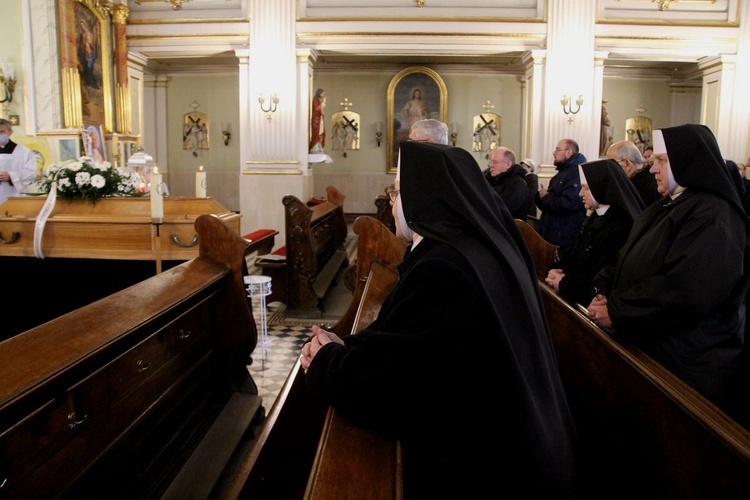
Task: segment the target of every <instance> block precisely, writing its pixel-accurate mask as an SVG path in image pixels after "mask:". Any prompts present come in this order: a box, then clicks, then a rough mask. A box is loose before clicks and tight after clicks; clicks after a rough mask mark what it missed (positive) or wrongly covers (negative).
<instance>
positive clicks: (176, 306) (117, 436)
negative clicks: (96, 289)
mask: <svg viewBox="0 0 750 500" xmlns="http://www.w3.org/2000/svg"><path fill="white" fill-rule="evenodd" d="M195 227H196V230H197V231H198V234H199V235H200V239H199V240H200V243H199V245H200V248H199V256H198V257H196V258H194V259H191V260H189V261H187V262H185V263H183V264H180V265H178V266H176V267H174V268H172V269H169V270H168V271H165V272H163V273H161V274H158V275H157V276H154V277H152V278H149V279H147V280H145V281H143V282H141V283H138V284H136V285H134V286H131V287H129V288H126V289H125V290H122V291H120V292H118V293H115V294H113V295H111V296H108V297H106V298H104V299H101V300H99V301H96V302H94V303H92V304H90V305H88V306H86V307H83V308H80V309H77V310H74V311H72V312H70V313H68V314H65V315H64V316H61V317H59V318H56V319H54V320H52V321H50V322H48V323H45V324H43V325H41V326H39V327H36V328H33V329H31V330H28V331H26V332H23V333H21V334H19V335H17V336H15V337H12V338H10V339H8V340H6V341H4V342H2V343H0V374H1V376H2V378H1V379H0V380H2V383H1V384H0V473H1V474H2V476H3V477H2V479H0V481H1V482H2V495H3V497H4V498H53V497H54V498H57V497H58V496H62V497H65V498H72V497H76V496H78V497H83V498H108V497H112V496H116V497H130V498H145V497H149V496H151V495H158V494H159V493H160V492H161V491H164V490H165V489H166V487H167V485H168V484H169V483H170V482H171V480H172V479H173V478H174V477H175V476H176V475H177V473H178V471H179V470H180V468H181V467H182V466H184V464H185V463H186V462H187V461H188V460H189V458H190V455H191V453H192V452H193V451H194V450H195V449H196V447H198V446H199V444H200V443H201V441H202V439H203V437H204V436H205V432H206V429H207V428H208V427H210V426H211V424H212V423H213V422H214V421H215V420H216V418H218V417H219V415H220V414H221V412H222V409H223V405H224V404H226V403H227V402H228V401H229V400H230V399H231V398H232V396H233V395H234V394H235V393H237V392H243V393H245V394H246V395H247V396H248V398H246V401H249V402H250V403H251V404H249V405H248V406H247V407H246V409H247V410H248V411H250V412H252V415H251V416H250V417H251V418H252V416H253V415H255V414H256V413H257V412H258V411H260V398H259V397H258V396H257V389H255V384H254V383H253V382H252V379H251V378H250V376H249V375H248V374H247V368H246V365H247V364H248V362H249V355H250V353H251V352H252V350H253V348H254V347H255V344H256V342H257V331H256V327H255V322H254V319H253V316H252V311H251V310H250V309H249V308H248V307H247V301H246V298H245V291H244V285H243V276H242V274H243V266H244V252H245V249H246V246H247V241H246V240H244V239H242V238H241V237H240V236H239V235H237V234H236V232H234V231H232V230H231V229H229V227H228V226H227V225H226V224H224V223H223V222H221V221H220V220H219V219H218V218H217V217H215V216H208V215H203V216H200V217H198V219H197V220H196V222H195Z"/></svg>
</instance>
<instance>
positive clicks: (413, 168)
mask: <svg viewBox="0 0 750 500" xmlns="http://www.w3.org/2000/svg"><path fill="white" fill-rule="evenodd" d="M400 155H401V159H400V167H399V178H397V186H396V188H397V189H400V194H399V197H398V198H397V199H396V202H395V204H394V209H393V212H394V218H395V219H396V223H397V226H399V231H398V233H399V234H401V235H403V236H405V237H406V238H408V239H412V241H413V243H412V245H411V247H410V249H409V250H407V255H406V256H405V258H404V261H403V262H402V263H401V265H400V266H399V273H400V280H399V282H398V283H397V285H396V286H395V287H394V289H393V290H392V291H391V293H390V295H389V296H388V297H387V298H386V300H385V302H384V303H383V306H382V308H381V310H380V312H379V315H378V317H377V319H376V320H375V321H374V322H373V323H372V324H371V325H370V326H369V327H367V328H366V329H364V330H363V331H361V332H359V333H357V334H355V335H351V336H348V337H345V338H344V340H343V341H342V340H341V339H339V338H338V337H336V336H335V335H333V334H330V333H328V332H325V331H324V330H322V329H318V328H314V333H315V335H314V337H313V339H312V340H311V342H309V343H308V344H305V346H304V347H303V349H302V354H301V365H302V368H303V369H305V372H306V374H307V376H306V385H307V388H308V389H309V390H310V391H311V392H312V393H314V394H316V395H318V396H319V397H321V398H323V399H324V400H325V401H327V402H329V403H331V404H333V405H334V406H335V407H336V408H337V409H338V410H339V411H341V412H342V413H346V414H347V415H348V416H349V417H350V418H352V419H353V420H355V421H357V422H359V423H361V424H363V425H371V426H375V427H377V428H379V429H381V430H384V431H386V432H390V433H393V435H395V436H397V437H398V438H399V440H400V443H401V446H402V450H403V459H404V493H405V496H406V497H407V498H480V497H485V496H487V495H489V496H497V495H500V496H502V495H503V494H505V492H508V491H514V492H518V491H523V492H524V496H530V497H534V496H536V495H541V498H571V497H573V496H574V458H573V440H574V428H573V423H572V418H571V415H570V411H569V408H568V404H567V401H566V399H565V394H564V393H563V388H562V384H561V381H560V376H559V372H558V368H557V363H556V360H555V356H554V352H553V349H552V343H551V340H550V335H549V330H548V327H547V323H546V318H545V315H544V311H543V309H542V302H541V296H540V292H539V288H538V286H537V283H536V278H535V272H534V269H533V264H532V261H531V258H530V255H529V254H528V251H527V250H526V246H525V243H524V240H523V238H522V236H521V234H520V232H519V230H518V228H517V226H516V224H515V222H514V220H513V218H512V217H511V215H510V213H509V212H508V210H507V208H506V207H505V205H504V203H503V201H502V199H501V198H500V197H499V196H498V195H497V194H496V193H494V191H492V189H491V188H490V186H489V185H488V184H487V182H486V181H485V180H484V178H483V177H482V174H481V171H480V169H479V167H478V165H477V163H476V161H475V160H474V159H473V157H472V156H471V154H470V153H468V152H467V151H465V150H463V149H460V148H455V147H450V146H443V145H438V144H428V143H420V142H403V143H402V144H401V153H400ZM399 224H400V225H399Z"/></svg>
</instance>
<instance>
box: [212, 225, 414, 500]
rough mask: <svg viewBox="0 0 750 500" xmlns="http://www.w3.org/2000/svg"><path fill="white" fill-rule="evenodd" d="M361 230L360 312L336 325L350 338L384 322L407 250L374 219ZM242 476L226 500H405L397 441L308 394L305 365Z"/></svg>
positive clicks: (292, 378) (296, 371)
mask: <svg viewBox="0 0 750 500" xmlns="http://www.w3.org/2000/svg"><path fill="white" fill-rule="evenodd" d="M354 231H355V233H356V234H358V235H359V237H360V241H359V245H358V247H357V262H358V268H359V269H360V270H359V273H361V274H360V277H361V278H362V279H359V280H358V282H357V287H358V290H359V291H358V292H357V293H355V294H354V295H353V297H352V304H350V308H349V310H348V311H354V312H353V313H350V314H349V316H348V318H347V319H344V318H343V317H342V320H341V321H340V322H339V323H337V325H335V326H336V327H337V328H338V329H344V328H348V330H346V334H349V333H354V332H357V331H359V330H361V329H363V328H365V327H366V326H368V325H369V324H370V323H371V322H372V321H373V320H374V319H375V318H376V317H377V311H379V310H380V306H381V305H382V303H383V300H384V298H385V297H386V296H387V295H388V293H389V292H390V290H391V288H392V287H393V286H394V285H395V284H396V282H397V281H398V272H397V270H396V268H395V266H396V265H397V264H398V262H400V261H401V259H402V258H403V252H404V251H405V248H406V246H405V244H404V243H403V242H400V241H399V240H397V239H396V237H395V235H394V234H393V233H391V232H390V231H389V230H388V229H387V228H386V227H384V226H383V225H382V224H381V223H380V222H379V221H377V220H376V219H374V218H372V217H369V216H362V217H359V218H358V219H357V220H356V221H355V223H354ZM363 242H364V244H362V243H363ZM367 263H369V264H367ZM368 266H369V267H368ZM239 470H240V472H239V473H238V474H237V475H236V476H235V477H234V481H233V484H232V487H231V488H230V489H228V490H227V491H226V492H225V494H224V495H223V497H224V498H245V497H258V498H305V499H310V500H327V499H330V498H368V499H384V500H385V499H400V498H402V473H401V452H400V447H399V444H398V442H397V441H396V440H395V439H391V438H388V437H386V436H384V435H381V434H379V433H376V432H373V431H370V430H367V429H363V428H361V427H358V426H356V425H354V424H352V423H351V422H350V421H349V420H348V419H346V418H345V417H343V416H341V415H340V414H338V413H337V412H336V411H335V410H334V409H333V408H330V407H328V406H327V405H324V404H322V403H321V402H320V400H317V399H316V398H314V397H312V396H311V395H310V394H308V393H307V391H306V389H305V384H304V373H303V371H302V369H301V367H300V364H299V360H298V361H297V362H296V363H295V365H294V367H293V368H292V371H291V372H290V374H289V377H288V378H287V380H286V383H285V384H284V387H283V388H282V390H281V392H280V393H279V395H278V396H277V398H276V402H275V403H274V405H273V406H272V408H271V410H270V412H269V414H268V415H267V417H266V420H265V422H264V423H263V426H262V428H261V430H260V431H259V435H258V438H257V439H256V441H255V442H254V444H253V446H252V449H251V450H250V451H249V452H248V454H247V455H246V456H245V458H244V460H243V463H242V466H241V467H240V468H239Z"/></svg>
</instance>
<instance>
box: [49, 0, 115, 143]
mask: <svg viewBox="0 0 750 500" xmlns="http://www.w3.org/2000/svg"><path fill="white" fill-rule="evenodd" d="M105 7H106V6H105V4H104V2H99V1H98V0H73V1H68V2H60V9H59V11H58V15H59V18H60V19H59V21H60V22H59V25H60V46H59V50H60V62H61V66H62V74H61V78H60V81H61V83H62V97H63V102H64V106H63V121H64V125H65V127H66V128H81V127H82V126H83V125H84V124H89V125H99V124H104V127H105V129H106V130H107V131H112V130H113V111H112V109H113V100H112V75H113V73H114V67H113V61H112V58H113V57H112V35H111V28H110V24H111V19H110V15H109V13H108V11H107V9H106V8H105Z"/></svg>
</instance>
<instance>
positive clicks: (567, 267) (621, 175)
mask: <svg viewBox="0 0 750 500" xmlns="http://www.w3.org/2000/svg"><path fill="white" fill-rule="evenodd" d="M578 173H579V176H580V178H581V193H580V194H581V198H583V204H584V206H585V207H586V209H587V210H590V211H591V214H590V215H589V216H588V217H586V221H585V222H584V223H583V227H582V228H581V231H580V232H579V233H578V236H576V240H575V242H574V243H573V246H572V247H571V249H570V250H569V251H567V252H563V255H562V258H561V262H560V266H559V267H557V268H554V269H550V270H549V273H548V274H547V277H546V278H545V280H544V281H545V283H547V284H548V285H549V286H551V287H552V288H553V289H554V290H555V291H556V292H557V293H558V294H559V295H560V296H561V297H562V298H564V299H565V300H567V301H568V302H571V303H579V304H582V305H584V306H586V305H588V304H589V303H590V302H591V299H593V298H594V296H595V295H596V293H595V292H594V287H593V285H592V281H593V279H594V275H595V274H596V273H597V272H599V271H600V270H601V269H603V268H604V267H606V266H608V265H609V264H612V263H613V262H616V261H617V252H619V251H620V248H622V246H623V245H624V244H625V241H626V240H627V239H628V234H630V229H631V228H632V227H633V220H634V219H635V218H636V217H637V216H638V215H639V214H640V213H641V212H642V211H643V209H644V208H645V205H644V203H643V200H642V199H641V197H640V195H639V194H638V191H637V190H636V189H635V186H633V183H632V182H631V181H630V179H629V178H628V175H627V174H626V173H625V171H624V170H623V169H622V168H621V167H620V165H619V164H618V163H617V162H616V161H615V160H596V161H590V162H588V163H583V164H581V165H578Z"/></svg>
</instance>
